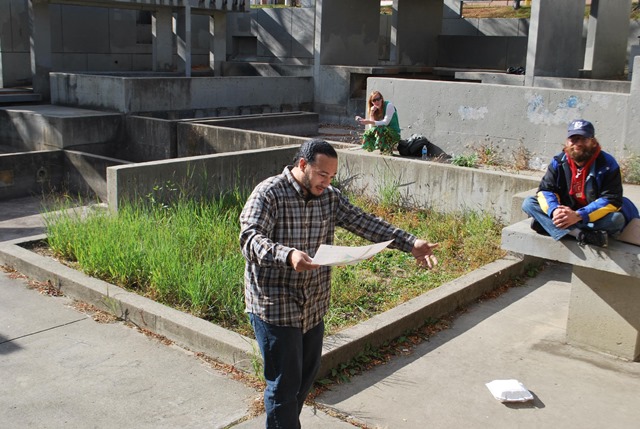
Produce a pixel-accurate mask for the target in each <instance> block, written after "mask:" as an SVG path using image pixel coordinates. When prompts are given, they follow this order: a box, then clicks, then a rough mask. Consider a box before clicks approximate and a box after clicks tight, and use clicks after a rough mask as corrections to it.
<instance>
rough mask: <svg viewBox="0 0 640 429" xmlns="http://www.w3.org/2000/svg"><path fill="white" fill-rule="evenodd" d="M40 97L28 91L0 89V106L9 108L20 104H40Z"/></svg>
mask: <svg viewBox="0 0 640 429" xmlns="http://www.w3.org/2000/svg"><path fill="white" fill-rule="evenodd" d="M41 101H42V95H41V94H36V93H34V92H33V91H32V90H30V89H23V88H0V106H9V105H12V104H20V103H40V102H41Z"/></svg>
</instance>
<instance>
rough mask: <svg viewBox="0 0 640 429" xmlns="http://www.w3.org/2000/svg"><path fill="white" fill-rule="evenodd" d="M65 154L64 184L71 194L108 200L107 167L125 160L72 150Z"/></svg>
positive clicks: (121, 163)
mask: <svg viewBox="0 0 640 429" xmlns="http://www.w3.org/2000/svg"><path fill="white" fill-rule="evenodd" d="M62 153H63V155H64V170H63V171H64V174H63V181H62V183H63V186H64V187H65V188H66V189H67V190H68V191H69V193H70V194H71V195H82V196H85V197H87V198H91V199H97V200H99V201H107V168H108V167H111V166H114V165H123V164H126V162H125V161H122V160H120V159H115V158H108V157H104V156H99V155H92V154H88V153H85V152H77V151H71V150H65V151H62Z"/></svg>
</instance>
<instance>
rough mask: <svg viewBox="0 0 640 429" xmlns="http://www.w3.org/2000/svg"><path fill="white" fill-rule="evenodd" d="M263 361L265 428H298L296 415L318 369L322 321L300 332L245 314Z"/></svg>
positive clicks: (300, 410)
mask: <svg viewBox="0 0 640 429" xmlns="http://www.w3.org/2000/svg"><path fill="white" fill-rule="evenodd" d="M249 318H250V320H251V325H252V326H253V330H254V332H255V334H256V341H257V342H258V346H259V347H260V352H261V353H262V358H263V361H264V378H265V380H266V382H267V387H266V389H265V390H264V407H265V411H266V413H267V428H268V429H271V428H284V429H296V428H300V421H299V418H300V413H301V412H302V406H303V405H304V401H305V399H306V398H307V395H308V394H309V391H310V390H311V387H312V386H313V382H314V380H315V378H316V375H317V374H318V370H319V369H320V358H321V356H322V340H323V336H324V322H320V323H319V324H318V325H316V326H315V327H313V328H311V329H310V330H309V331H307V332H305V333H302V329H300V328H292V327H289V326H276V325H272V324H270V323H267V322H265V321H264V320H262V319H260V318H259V317H257V316H256V315H255V314H252V313H249Z"/></svg>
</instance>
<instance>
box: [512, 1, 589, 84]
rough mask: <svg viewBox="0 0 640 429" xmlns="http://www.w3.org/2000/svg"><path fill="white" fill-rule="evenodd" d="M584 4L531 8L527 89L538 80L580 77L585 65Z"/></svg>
mask: <svg viewBox="0 0 640 429" xmlns="http://www.w3.org/2000/svg"><path fill="white" fill-rule="evenodd" d="M584 10H585V0H564V1H561V2H559V1H557V0H536V1H534V2H533V3H532V4H531V20H530V23H529V39H528V40H529V41H528V45H527V66H526V75H525V85H526V86H533V85H534V79H535V76H551V77H573V78H575V77H578V76H579V71H580V69H581V68H582V66H583V64H584V53H583V51H582V28H583V21H584Z"/></svg>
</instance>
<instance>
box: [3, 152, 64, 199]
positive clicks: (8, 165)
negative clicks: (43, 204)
mask: <svg viewBox="0 0 640 429" xmlns="http://www.w3.org/2000/svg"><path fill="white" fill-rule="evenodd" d="M63 177H64V155H63V153H62V151H60V150H51V151H40V152H21V153H13V154H3V155H0V200H8V199H12V198H20V197H24V196H29V195H48V194H49V193H51V192H52V190H54V189H59V188H60V186H61V184H62V180H63Z"/></svg>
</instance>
